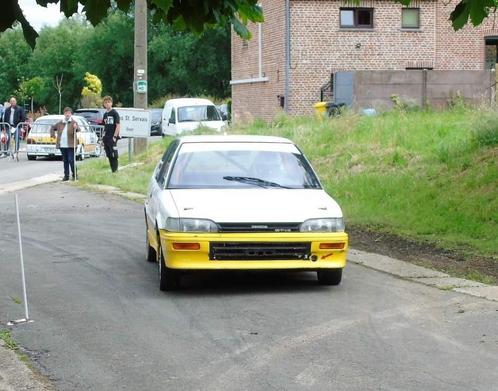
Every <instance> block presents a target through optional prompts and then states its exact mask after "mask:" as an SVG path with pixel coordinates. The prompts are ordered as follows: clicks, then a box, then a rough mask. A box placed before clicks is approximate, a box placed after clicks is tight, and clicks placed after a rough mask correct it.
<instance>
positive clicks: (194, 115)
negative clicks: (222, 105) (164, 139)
mask: <svg viewBox="0 0 498 391" xmlns="http://www.w3.org/2000/svg"><path fill="white" fill-rule="evenodd" d="M225 120H226V118H222V115H221V114H220V112H219V111H218V109H217V108H216V106H215V105H214V104H213V102H211V101H210V100H208V99H198V98H180V99H170V100H168V101H166V103H165V104H164V109H163V115H162V125H161V131H162V134H163V135H169V136H176V135H178V134H181V133H184V132H191V131H193V130H195V129H197V128H198V127H199V126H201V125H202V126H206V127H208V128H211V129H214V130H217V131H218V132H221V131H223V130H224V129H225V127H226V121H225Z"/></svg>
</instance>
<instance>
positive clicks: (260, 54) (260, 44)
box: [258, 23, 263, 79]
mask: <svg viewBox="0 0 498 391" xmlns="http://www.w3.org/2000/svg"><path fill="white" fill-rule="evenodd" d="M261 30H262V28H261V23H258V77H259V78H260V79H261V78H263V59H262V57H263V38H262V37H261Z"/></svg>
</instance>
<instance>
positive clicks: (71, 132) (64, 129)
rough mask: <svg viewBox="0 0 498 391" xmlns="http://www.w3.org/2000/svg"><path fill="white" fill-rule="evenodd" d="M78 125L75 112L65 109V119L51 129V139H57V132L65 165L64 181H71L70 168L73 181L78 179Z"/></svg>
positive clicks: (58, 146)
mask: <svg viewBox="0 0 498 391" xmlns="http://www.w3.org/2000/svg"><path fill="white" fill-rule="evenodd" d="M79 131H80V129H79V128H78V124H77V123H76V121H75V120H74V119H73V110H72V109H71V108H70V107H65V108H64V119H63V120H62V121H59V122H57V123H56V124H55V125H54V126H52V128H51V129H50V137H55V136H56V132H57V143H56V148H59V149H60V150H61V154H62V161H63V163H64V178H63V179H62V180H63V181H68V180H69V168H71V173H72V174H73V180H75V179H76V174H75V171H74V158H75V156H74V154H75V152H76V151H75V147H76V144H77V140H76V137H77V136H76V132H79Z"/></svg>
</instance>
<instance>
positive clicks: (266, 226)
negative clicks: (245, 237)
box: [218, 223, 300, 232]
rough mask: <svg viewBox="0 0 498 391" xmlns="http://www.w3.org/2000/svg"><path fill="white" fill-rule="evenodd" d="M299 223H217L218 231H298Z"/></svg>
mask: <svg viewBox="0 0 498 391" xmlns="http://www.w3.org/2000/svg"><path fill="white" fill-rule="evenodd" d="M299 226H300V223H218V227H219V232H299Z"/></svg>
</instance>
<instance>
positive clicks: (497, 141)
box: [472, 114, 498, 147]
mask: <svg viewBox="0 0 498 391" xmlns="http://www.w3.org/2000/svg"><path fill="white" fill-rule="evenodd" d="M472 139H473V142H474V143H475V145H477V146H479V147H492V146H495V145H498V115H496V114H491V115H486V116H484V117H482V118H481V119H480V120H479V121H478V122H477V123H476V127H475V129H474V130H473V132H472Z"/></svg>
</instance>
